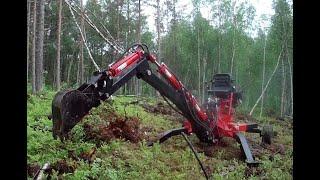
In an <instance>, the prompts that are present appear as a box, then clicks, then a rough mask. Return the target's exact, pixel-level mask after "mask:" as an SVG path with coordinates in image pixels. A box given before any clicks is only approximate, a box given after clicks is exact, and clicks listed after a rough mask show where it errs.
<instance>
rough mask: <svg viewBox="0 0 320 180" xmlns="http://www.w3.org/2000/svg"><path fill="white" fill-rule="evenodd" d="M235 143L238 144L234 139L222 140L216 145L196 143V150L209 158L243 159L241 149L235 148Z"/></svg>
mask: <svg viewBox="0 0 320 180" xmlns="http://www.w3.org/2000/svg"><path fill="white" fill-rule="evenodd" d="M233 143H237V142H236V141H235V140H233V139H221V140H220V141H219V142H218V143H216V144H214V145H208V144H205V143H201V142H199V143H196V146H195V148H196V150H197V151H198V152H201V153H204V154H205V155H206V156H208V157H216V158H221V159H225V160H232V159H239V158H241V157H242V156H241V150H240V147H239V148H238V147H235V146H234V145H233Z"/></svg>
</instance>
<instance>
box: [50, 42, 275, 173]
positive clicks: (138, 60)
mask: <svg viewBox="0 0 320 180" xmlns="http://www.w3.org/2000/svg"><path fill="white" fill-rule="evenodd" d="M152 64H153V65H155V69H156V71H157V72H158V73H159V74H160V76H161V77H159V75H158V73H156V72H154V70H153V69H152V68H151V67H150V65H152ZM134 76H136V77H137V78H139V79H142V80H143V81H145V82H146V83H148V84H149V85H151V86H152V87H153V88H155V89H156V90H157V91H158V92H159V93H160V94H161V95H162V96H163V97H164V99H165V100H166V101H167V102H168V103H169V105H170V106H171V107H172V108H174V109H175V110H176V111H177V112H178V113H180V114H181V115H182V116H183V117H184V118H185V121H184V123H183V124H182V127H179V128H176V129H172V130H168V131H166V132H164V133H162V134H161V137H160V138H159V139H158V142H159V143H162V142H164V141H165V140H167V139H168V138H170V137H172V136H176V135H182V136H183V137H184V138H185V140H186V141H187V142H188V145H189V146H190V148H191V149H192V150H193V152H194V153H195V155H196V157H197V159H198V161H199V164H200V165H201V167H202V169H203V170H204V168H203V166H202V164H201V162H200V160H199V158H198V156H197V153H196V152H195V150H194V149H193V146H192V144H191V142H190V141H189V140H188V138H187V135H191V134H195V135H196V136H197V137H198V138H199V140H200V141H201V142H205V143H208V144H211V145H214V144H215V143H217V142H218V141H219V140H220V139H221V138H223V137H230V138H235V139H236V140H237V142H238V143H239V144H240V148H241V150H242V152H243V155H244V157H245V159H246V163H247V164H249V165H256V164H258V162H257V161H256V160H255V158H254V156H253V155H252V153H251V151H250V147H249V145H248V142H247V140H246V138H245V136H244V135H243V132H249V133H258V134H260V136H261V137H262V141H263V142H265V143H268V144H270V143H271V138H272V136H273V135H274V132H273V130H272V127H271V126H265V127H260V126H258V124H257V123H238V122H235V108H236V106H237V105H239V103H241V99H242V93H241V92H240V91H239V90H238V89H237V88H236V87H235V86H234V84H233V80H232V79H231V75H230V74H215V75H214V76H213V79H212V80H211V81H210V84H209V85H208V86H207V95H208V98H207V101H206V102H205V103H204V104H203V105H202V106H201V105H199V103H198V102H197V100H196V98H195V97H194V96H193V95H192V94H191V92H190V91H189V90H188V89H187V88H186V86H185V85H183V84H182V82H181V81H180V80H179V79H178V78H177V76H176V75H175V74H174V73H173V72H172V71H171V70H170V69H169V68H168V67H167V66H166V65H165V64H164V63H161V64H160V63H159V62H158V61H157V59H156V58H155V56H154V55H152V54H150V52H149V50H148V47H147V46H146V45H145V44H134V45H133V46H131V47H130V48H128V49H127V50H126V52H125V53H124V54H123V56H122V57H121V58H120V59H118V60H117V61H115V62H113V63H111V64H110V65H109V66H108V67H107V68H106V69H104V70H100V71H96V72H94V73H93V76H92V77H91V79H90V81H88V82H87V83H84V84H82V85H81V86H80V87H79V88H77V89H75V90H63V91H60V92H58V93H57V94H56V95H55V97H54V99H53V101H52V120H53V131H52V132H53V137H54V138H55V139H56V138H57V137H59V138H60V139H61V140H63V139H65V138H67V137H68V132H70V131H71V129H72V128H73V127H74V126H75V125H76V124H77V123H78V122H79V121H81V119H82V118H83V117H84V116H85V115H86V114H88V113H89V111H90V109H91V108H92V107H97V106H99V105H100V104H101V101H105V100H107V99H108V98H110V96H111V95H112V94H113V93H115V92H116V91H117V90H118V89H119V88H120V87H122V86H123V85H124V84H125V83H127V82H128V81H129V80H130V79H131V78H132V77H134ZM171 103H173V104H174V105H175V106H173V105H172V104H171ZM153 143H154V142H149V143H148V145H149V146H151V145H153ZM204 174H205V175H206V177H207V178H208V176H207V174H206V172H205V171H204Z"/></svg>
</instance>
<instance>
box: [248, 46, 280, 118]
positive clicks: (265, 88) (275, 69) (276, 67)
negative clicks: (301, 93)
mask: <svg viewBox="0 0 320 180" xmlns="http://www.w3.org/2000/svg"><path fill="white" fill-rule="evenodd" d="M282 50H283V48H281V51H280V54H279V57H278V62H277V65H276V66H275V68H274V70H273V72H272V74H271V76H270V78H269V80H268V82H267V84H266V86H265V87H264V89H263V91H262V93H261V95H260V97H259V98H258V100H257V101H256V103H255V104H254V106H253V107H252V109H251V111H250V113H249V115H250V116H251V115H252V113H253V111H254V109H255V108H256V106H257V105H258V103H259V102H260V100H261V98H262V96H263V95H264V93H265V91H266V90H267V88H268V86H269V83H270V81H271V79H272V77H273V75H274V74H275V72H276V71H277V69H278V65H279V62H280V57H281V54H282Z"/></svg>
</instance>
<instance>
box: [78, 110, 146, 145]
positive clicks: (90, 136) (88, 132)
mask: <svg viewBox="0 0 320 180" xmlns="http://www.w3.org/2000/svg"><path fill="white" fill-rule="evenodd" d="M114 115H116V114H114ZM116 116H117V117H116V119H115V120H114V121H111V122H110V124H109V125H104V124H99V125H93V124H89V123H84V125H83V129H84V132H85V139H86V140H98V141H106V142H110V141H111V140H113V139H125V140H129V141H130V142H133V143H137V142H139V141H140V140H142V133H140V131H139V128H140V121H139V119H138V118H136V117H130V118H129V117H122V116H118V115H116Z"/></svg>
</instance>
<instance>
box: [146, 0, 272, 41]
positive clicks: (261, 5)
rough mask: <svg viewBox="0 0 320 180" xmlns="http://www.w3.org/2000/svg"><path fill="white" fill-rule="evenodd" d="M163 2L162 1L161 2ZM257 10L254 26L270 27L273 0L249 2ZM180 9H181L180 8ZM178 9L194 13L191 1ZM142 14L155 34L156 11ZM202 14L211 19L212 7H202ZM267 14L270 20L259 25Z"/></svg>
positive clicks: (149, 8)
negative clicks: (262, 16)
mask: <svg viewBox="0 0 320 180" xmlns="http://www.w3.org/2000/svg"><path fill="white" fill-rule="evenodd" d="M160 1H161V0H160ZM242 1H244V0H238V2H242ZM248 1H249V2H250V3H251V4H252V5H253V6H254V7H255V9H256V16H255V19H254V21H253V24H254V26H258V27H259V26H260V27H262V28H263V29H264V28H266V27H269V26H270V21H271V16H272V15H273V14H274V10H273V9H272V0H248ZM179 7H180V8H179ZM177 9H178V10H181V9H183V13H184V14H185V15H190V14H191V12H192V9H193V7H192V1H191V0H183V1H179V2H178V3H177ZM142 10H143V11H142V13H143V14H144V15H146V16H147V17H148V18H147V21H148V24H149V30H150V31H152V32H153V33H155V32H156V26H155V13H156V9H155V8H152V7H146V8H143V7H142ZM200 11H201V14H202V16H203V17H204V18H206V19H209V18H211V17H210V16H211V15H210V7H201V9H200ZM263 14H265V15H266V17H267V18H268V20H265V21H263V22H262V23H261V24H257V23H258V20H260V17H261V15H263ZM256 34H257V32H253V36H256Z"/></svg>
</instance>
